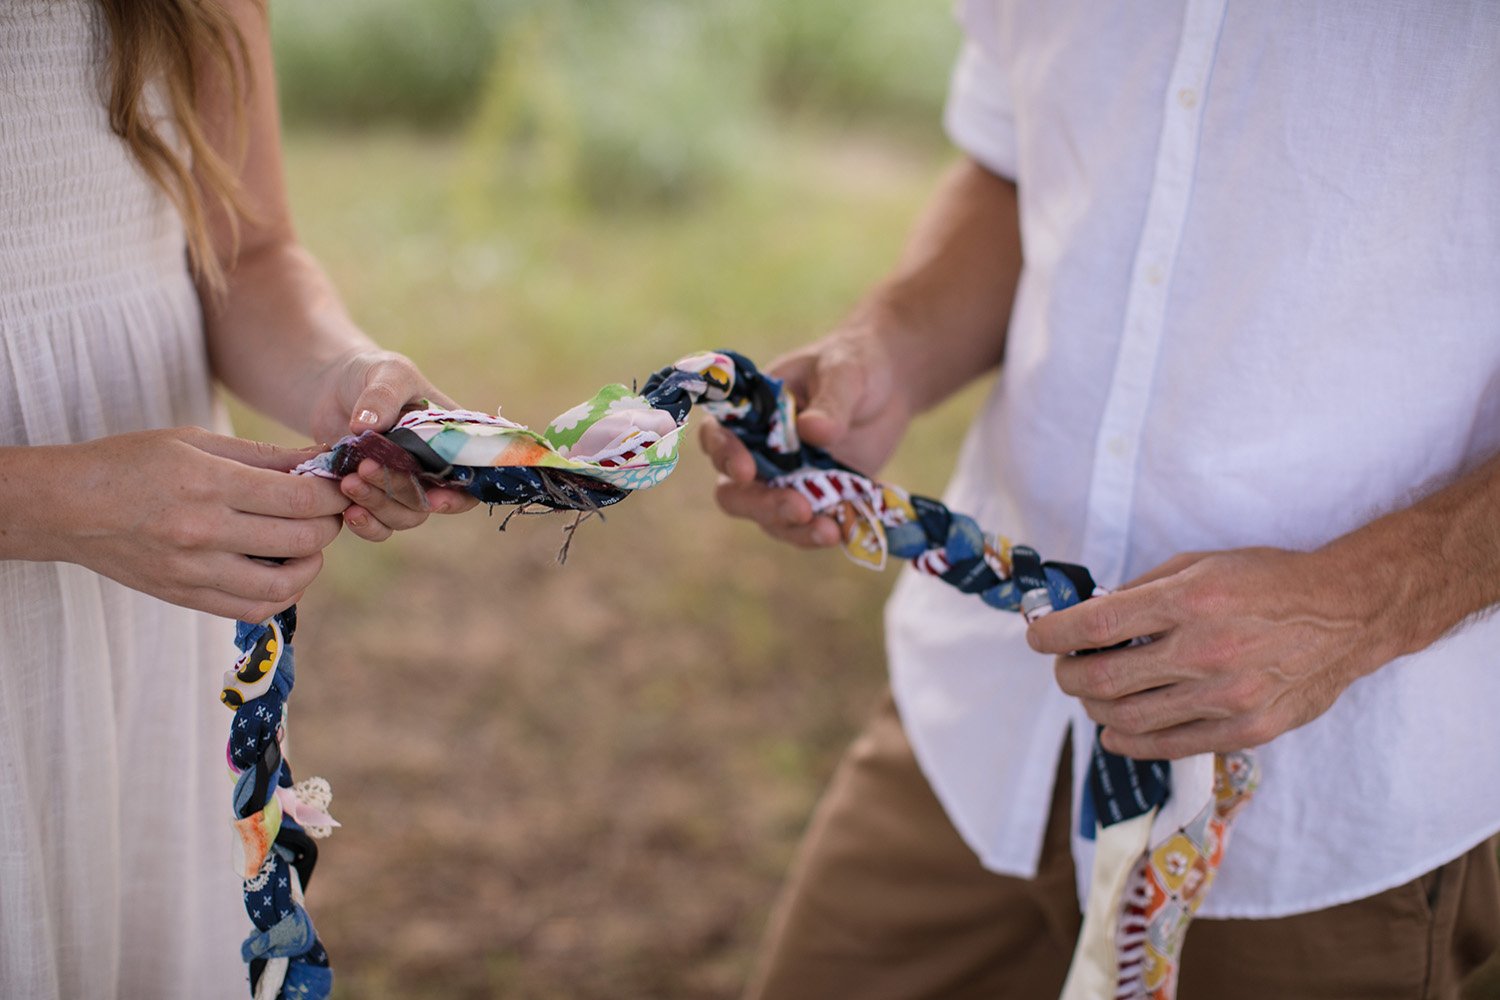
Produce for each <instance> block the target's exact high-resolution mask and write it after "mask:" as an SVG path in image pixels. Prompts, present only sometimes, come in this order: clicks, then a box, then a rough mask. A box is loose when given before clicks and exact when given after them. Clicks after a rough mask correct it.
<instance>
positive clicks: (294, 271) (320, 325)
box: [205, 239, 378, 434]
mask: <svg viewBox="0 0 1500 1000" xmlns="http://www.w3.org/2000/svg"><path fill="white" fill-rule="evenodd" d="M205 302H206V308H205V314H206V315H205V321H206V324H207V338H208V352H209V363H210V365H211V367H212V369H213V373H214V376H215V377H216V378H217V379H218V380H219V381H220V382H222V383H223V384H224V385H225V386H226V387H227V388H228V389H229V390H230V391H231V392H233V393H234V394H235V395H236V396H238V397H239V398H240V399H242V400H244V401H245V402H246V403H247V404H249V405H250V406H252V407H254V408H255V409H257V410H259V411H261V412H263V413H265V414H267V415H269V416H271V417H274V418H275V419H277V420H279V421H280V422H281V423H283V424H285V425H286V426H288V427H290V428H292V429H293V430H296V431H298V432H300V433H303V434H312V433H313V432H314V429H313V426H312V424H313V421H312V410H313V406H314V405H315V402H316V400H317V398H318V395H319V393H318V387H319V386H320V385H321V384H322V383H323V382H324V380H325V378H326V376H327V375H328V374H329V373H330V372H331V371H332V369H333V368H334V367H335V366H336V363H337V362H339V361H341V360H344V359H347V358H348V357H349V356H350V355H353V354H356V353H359V352H362V351H375V350H377V349H378V348H377V347H376V345H375V343H374V342H373V341H371V340H370V338H369V337H368V336H366V335H365V334H364V332H363V331H361V330H360V329H359V327H357V326H356V325H355V324H354V321H353V320H352V319H350V317H349V314H348V312H347V310H345V308H344V304H343V302H342V300H340V298H339V295H338V293H337V292H336V291H335V290H334V288H333V284H332V282H330V281H329V279H328V276H327V275H326V274H325V273H324V271H323V268H322V266H321V265H319V263H318V262H317V260H316V259H315V258H314V257H313V256H312V255H311V254H310V253H308V252H307V251H306V250H305V249H304V248H303V247H302V246H301V245H300V244H298V243H297V242H296V241H295V240H293V239H282V240H276V241H273V242H268V243H265V244H262V245H260V246H257V247H254V248H253V249H251V250H250V251H248V252H247V253H246V254H244V255H243V256H242V257H241V258H240V260H239V261H238V263H237V266H236V267H235V269H234V270H233V271H232V272H231V274H230V279H229V287H228V289H227V290H226V292H225V293H224V295H223V296H222V298H219V299H214V298H212V297H210V296H205ZM348 416H352V414H349V415H346V419H347V417H348ZM318 430H319V431H322V432H324V433H326V431H327V429H326V428H319V429H318Z"/></svg>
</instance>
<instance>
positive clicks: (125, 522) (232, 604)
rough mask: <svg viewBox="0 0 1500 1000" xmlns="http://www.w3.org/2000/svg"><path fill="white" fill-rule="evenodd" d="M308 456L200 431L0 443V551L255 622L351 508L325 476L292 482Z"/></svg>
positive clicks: (300, 580)
mask: <svg viewBox="0 0 1500 1000" xmlns="http://www.w3.org/2000/svg"><path fill="white" fill-rule="evenodd" d="M312 454H314V452H313V451H309V450H295V449H290V448H279V447H276V446H274V445H269V444H260V443H258V442H254V441H244V440H240V439H238V438H230V437H222V436H220V435H217V434H211V433H209V432H208V431H205V430H202V429H201V428H196V427H183V428H175V429H171V430H158V431H144V432H140V433H135V434H120V435H115V436H112V437H105V438H99V439H96V440H93V441H88V442H84V443H82V444H73V445H60V446H50V447H24V448H8V449H4V450H3V460H0V498H3V499H4V500H5V502H6V507H7V509H8V514H7V515H6V517H5V518H4V520H3V521H0V529H3V530H0V556H3V557H5V558H19V559H33V560H58V561H65V562H73V563H78V564H79V565H82V566H86V567H88V568H89V569H92V570H94V571H95V572H97V573H100V574H102V575H104V576H107V577H109V578H110V579H113V580H116V581H118V582H120V583H123V584H124V585H126V586H128V587H132V588H134V589H136V590H140V591H144V592H145V593H147V594H151V595H153V596H155V597H159V598H161V599H162V600H165V601H169V602H171V603H173V604H180V605H182V606H184V607H189V608H196V609H198V610H200V611H207V612H209V613H211V614H216V615H223V616H224V617H226V618H239V619H241V620H244V621H252V622H259V621H264V620H265V619H267V618H269V617H271V616H272V615H273V614H275V613H277V612H278V611H281V610H283V609H284V608H286V607H287V606H289V605H291V604H294V603H296V602H297V601H298V600H299V599H300V598H301V596H302V592H303V591H304V590H306V589H307V586H308V584H310V583H311V582H312V580H313V578H314V577H316V576H317V575H318V571H319V570H320V569H321V568H322V566H323V555H322V550H323V548H324V547H325V546H327V545H328V544H329V543H330V542H332V541H333V539H334V538H335V537H337V536H338V533H339V528H340V525H341V522H340V519H339V514H341V513H342V512H343V511H344V509H345V508H347V507H348V506H349V501H348V500H347V499H346V498H345V497H344V496H343V494H341V493H340V492H339V490H338V488H337V487H336V486H335V485H334V484H332V483H330V482H328V481H327V480H323V479H318V478H316V477H314V476H289V475H287V472H288V471H289V470H290V469H292V468H293V467H295V466H296V465H297V464H299V463H300V462H302V461H304V460H306V459H307V458H309V457H311V456H312ZM270 559H276V560H281V561H280V562H279V563H272V562H268V561H267V560H270Z"/></svg>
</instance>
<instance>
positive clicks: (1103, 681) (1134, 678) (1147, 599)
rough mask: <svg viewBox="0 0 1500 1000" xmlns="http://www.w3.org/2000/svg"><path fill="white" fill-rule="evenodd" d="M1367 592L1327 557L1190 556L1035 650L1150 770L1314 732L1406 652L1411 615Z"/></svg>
mask: <svg viewBox="0 0 1500 1000" xmlns="http://www.w3.org/2000/svg"><path fill="white" fill-rule="evenodd" d="M1366 582H1367V581H1366V580H1365V579H1363V578H1362V577H1360V576H1358V575H1355V574H1354V573H1352V572H1350V567H1349V565H1348V564H1347V563H1346V562H1344V561H1341V560H1339V559H1338V557H1337V556H1335V555H1333V554H1330V553H1329V552H1327V551H1319V552H1310V553H1307V552H1289V551H1285V550H1282V549H1269V548H1259V549H1238V550H1234V551H1229V552H1216V553H1190V554H1187V555H1181V556H1178V557H1176V558H1175V559H1172V560H1170V561H1168V562H1167V563H1165V564H1163V565H1162V566H1160V567H1158V568H1157V569H1155V570H1153V571H1151V572H1150V573H1148V574H1146V575H1145V576H1144V577H1141V578H1140V579H1139V580H1136V581H1133V582H1132V583H1131V584H1129V585H1128V586H1127V587H1126V588H1125V589H1123V590H1121V591H1119V592H1117V593H1114V594H1107V595H1105V596H1103V597H1098V598H1094V599H1093V600H1089V601H1084V602H1083V603H1082V604H1080V605H1077V606H1076V607H1072V608H1068V609H1067V610H1065V611H1059V612H1055V613H1053V614H1050V615H1047V616H1046V617H1044V618H1041V619H1039V620H1037V621H1036V622H1035V623H1033V624H1032V626H1031V628H1030V631H1029V632H1028V633H1027V639H1028V641H1029V642H1030V643H1031V646H1032V648H1034V649H1036V650H1037V651H1038V652H1043V653H1055V654H1059V659H1058V660H1057V666H1056V669H1057V682H1058V684H1059V685H1060V686H1061V687H1062V689H1063V690H1064V691H1066V692H1067V693H1068V694H1071V695H1074V696H1076V697H1078V698H1079V699H1081V700H1082V702H1083V704H1084V707H1085V708H1086V709H1087V710H1088V714H1089V717H1090V718H1092V719H1093V720H1094V721H1095V722H1097V723H1099V724H1100V725H1102V726H1104V733H1103V743H1104V746H1105V748H1106V749H1108V750H1112V751H1114V752H1115V753H1119V754H1123V755H1125V756H1129V757H1136V758H1139V759H1154V758H1167V759H1175V758H1179V757H1186V756H1188V755H1190V754H1195V753H1203V752H1207V751H1229V750H1241V749H1244V748H1247V747H1252V746H1258V745H1260V744H1262V743H1266V742H1268V741H1270V740H1272V739H1274V738H1275V737H1277V736H1279V735H1281V734H1282V733H1284V732H1287V731H1288V730H1291V729H1295V728H1297V727H1298V726H1302V725H1305V724H1306V723H1308V722H1311V721H1312V720H1313V719H1315V718H1317V717H1318V716H1319V715H1322V714H1323V713H1324V712H1325V711H1327V710H1328V708H1329V706H1330V705H1332V704H1333V702H1334V699H1336V698H1338V696H1339V695H1340V694H1342V693H1343V691H1344V689H1345V688H1347V687H1348V686H1349V685H1350V684H1351V683H1352V682H1353V681H1354V680H1356V679H1357V678H1359V677H1361V676H1363V675H1365V674H1367V673H1370V672H1371V671H1373V670H1375V669H1376V668H1377V667H1379V666H1381V665H1382V664H1384V663H1385V662H1387V661H1388V660H1390V659H1393V658H1394V657H1395V656H1397V655H1399V654H1400V653H1401V652H1402V648H1401V639H1400V637H1399V636H1398V635H1396V634H1395V629H1393V628H1392V627H1391V626H1390V622H1391V621H1392V620H1393V619H1395V618H1396V617H1397V615H1398V614H1399V611H1398V610H1397V609H1394V608H1391V607H1382V606H1381V603H1380V602H1379V601H1378V600H1376V599H1375V598H1374V595H1373V594H1372V593H1371V590H1370V588H1368V587H1367V586H1365V584H1366ZM1147 637H1149V638H1150V639H1151V642H1150V643H1148V644H1145V645H1138V646H1132V647H1130V648H1127V649H1118V650H1112V651H1110V652H1101V653H1095V654H1093V655H1091V656H1067V655H1063V654H1067V653H1071V652H1073V651H1075V650H1083V649H1108V648H1109V647H1111V646H1116V645H1118V644H1120V643H1123V642H1128V641H1130V640H1132V639H1140V638H1147Z"/></svg>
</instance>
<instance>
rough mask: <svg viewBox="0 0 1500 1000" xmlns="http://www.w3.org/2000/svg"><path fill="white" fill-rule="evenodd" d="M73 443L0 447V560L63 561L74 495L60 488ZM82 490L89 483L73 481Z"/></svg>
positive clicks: (66, 548) (66, 477) (65, 554)
mask: <svg viewBox="0 0 1500 1000" xmlns="http://www.w3.org/2000/svg"><path fill="white" fill-rule="evenodd" d="M77 448H78V446H77V445H46V446H42V445H18V446H13V447H6V448H0V510H3V511H4V514H3V516H0V559H18V560H26V561H30V562H51V561H58V560H66V559H67V553H68V551H69V548H68V545H67V539H68V536H69V534H70V532H71V528H70V527H69V525H70V524H71V520H70V519H71V518H72V516H73V512H74V508H75V507H76V498H75V495H72V494H69V493H67V492H65V490H66V489H67V487H66V486H63V487H62V488H59V484H60V483H61V484H67V483H68V481H69V479H70V478H71V476H70V474H69V473H68V471H67V469H68V468H70V467H71V466H72V464H73V463H72V461H71V458H72V456H73V454H74V453H75V452H76V450H77ZM74 485H75V486H76V487H77V489H78V490H85V489H87V488H88V484H85V483H81V482H80V483H76V484H74Z"/></svg>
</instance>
